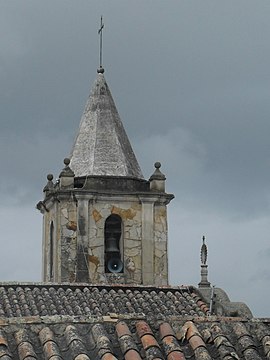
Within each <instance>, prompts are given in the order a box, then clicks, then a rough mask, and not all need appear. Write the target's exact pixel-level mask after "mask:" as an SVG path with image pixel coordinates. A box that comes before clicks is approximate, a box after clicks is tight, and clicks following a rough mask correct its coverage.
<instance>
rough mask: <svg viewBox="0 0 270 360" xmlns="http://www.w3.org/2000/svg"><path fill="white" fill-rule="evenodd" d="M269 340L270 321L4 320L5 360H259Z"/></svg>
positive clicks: (0, 337)
mask: <svg viewBox="0 0 270 360" xmlns="http://www.w3.org/2000/svg"><path fill="white" fill-rule="evenodd" d="M269 341H270V320H269V319H268V321H267V320H260V321H259V320H248V321H247V320H243V319H239V318H217V317H209V318H206V317H203V318H202V317H193V319H192V320H188V319H185V318H184V317H183V318H182V319H181V317H180V318H179V319H178V320H177V319H174V320H170V321H163V320H161V321H151V320H147V319H144V320H143V319H135V318H134V319H132V320H131V319H124V320H123V319H122V320H121V319H119V318H110V317H109V316H107V317H103V318H98V317H97V318H87V317H84V318H83V317H81V318H80V319H78V318H76V317H59V316H51V317H43V318H42V317H26V318H21V319H20V321H19V319H17V321H14V319H6V320H3V319H0V359H1V360H8V359H20V360H24V359H27V360H32V359H51V360H60V359H67V360H69V359H76V360H86V359H101V360H109V359H123V358H125V359H126V360H132V359H136V360H137V359H138V360H139V359H168V360H178V359H179V360H180V359H199V360H208V359H224V360H225V359H226V360H229V359H231V360H233V359H247V360H259V359H269V358H270V347H269Z"/></svg>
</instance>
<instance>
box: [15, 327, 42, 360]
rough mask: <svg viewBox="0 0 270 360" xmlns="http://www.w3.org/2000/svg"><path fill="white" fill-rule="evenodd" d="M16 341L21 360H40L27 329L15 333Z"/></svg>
mask: <svg viewBox="0 0 270 360" xmlns="http://www.w3.org/2000/svg"><path fill="white" fill-rule="evenodd" d="M15 340H16V343H17V349H18V354H19V358H20V360H24V359H26V358H27V360H31V359H38V356H37V354H36V353H35V351H34V348H33V345H32V343H31V342H30V339H29V337H28V333H27V331H26V330H25V329H21V330H19V331H17V332H16V333H15Z"/></svg>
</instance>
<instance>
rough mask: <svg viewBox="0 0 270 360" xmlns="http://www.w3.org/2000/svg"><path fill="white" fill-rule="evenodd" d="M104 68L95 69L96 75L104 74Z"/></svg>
mask: <svg viewBox="0 0 270 360" xmlns="http://www.w3.org/2000/svg"><path fill="white" fill-rule="evenodd" d="M104 71H105V70H104V68H103V67H102V66H101V67H100V68H98V69H97V72H98V74H104Z"/></svg>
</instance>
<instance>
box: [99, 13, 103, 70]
mask: <svg viewBox="0 0 270 360" xmlns="http://www.w3.org/2000/svg"><path fill="white" fill-rule="evenodd" d="M103 29H104V24H103V18H102V16H101V18H100V28H99V30H98V34H99V67H100V68H102V30H103Z"/></svg>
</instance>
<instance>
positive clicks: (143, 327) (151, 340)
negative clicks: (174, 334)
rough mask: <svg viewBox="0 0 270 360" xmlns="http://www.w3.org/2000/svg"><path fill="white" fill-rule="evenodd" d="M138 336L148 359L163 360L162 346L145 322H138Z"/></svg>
mask: <svg viewBox="0 0 270 360" xmlns="http://www.w3.org/2000/svg"><path fill="white" fill-rule="evenodd" d="M136 329H137V334H138V336H139V337H140V339H141V342H142V345H143V348H144V351H145V354H146V358H147V359H148V358H151V359H155V358H157V359H163V355H162V352H161V349H160V346H159V344H158V342H157V340H156V339H155V336H154V334H153V332H152V330H151V328H150V326H149V325H148V324H147V323H146V322H145V321H137V322H136Z"/></svg>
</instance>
